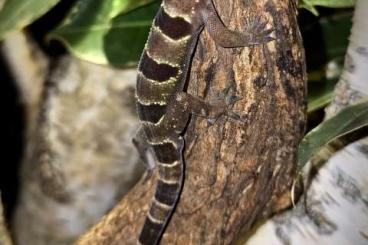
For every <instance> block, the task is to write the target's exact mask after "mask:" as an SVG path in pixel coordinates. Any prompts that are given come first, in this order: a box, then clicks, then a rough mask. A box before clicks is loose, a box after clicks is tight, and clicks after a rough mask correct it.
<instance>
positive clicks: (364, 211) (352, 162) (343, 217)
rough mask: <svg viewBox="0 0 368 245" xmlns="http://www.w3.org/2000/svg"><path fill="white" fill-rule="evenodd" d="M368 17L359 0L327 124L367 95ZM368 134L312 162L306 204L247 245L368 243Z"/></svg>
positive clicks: (366, 5) (351, 137) (327, 149)
mask: <svg viewBox="0 0 368 245" xmlns="http://www.w3.org/2000/svg"><path fill="white" fill-rule="evenodd" d="M367 14H368V2H367V1H366V0H357V1H356V5H355V11H354V18H353V26H352V30H351V35H350V38H349V40H350V42H349V46H348V48H347V53H346V55H345V64H344V68H343V73H342V75H341V77H340V80H339V82H338V83H337V84H336V87H335V90H334V97H333V99H332V101H331V104H330V105H329V106H327V107H326V108H325V112H326V119H328V118H331V117H332V116H334V115H335V114H337V113H338V112H339V111H340V110H342V109H343V108H345V107H347V106H349V105H353V104H355V103H357V102H359V101H360V100H362V99H363V98H366V97H367V96H368V83H367V80H366V78H367V76H368V62H367V61H368V35H367V33H368V26H367V24H366V23H367ZM367 132H368V128H367V127H364V128H362V129H360V130H358V131H356V132H354V134H348V135H345V136H343V137H340V138H338V139H335V140H333V141H332V142H330V143H329V144H327V145H326V146H324V147H323V149H322V150H321V151H320V152H318V154H316V155H315V156H314V157H313V158H312V159H311V161H309V163H308V165H309V168H310V167H313V172H314V175H315V177H314V178H313V181H312V183H311V185H310V188H308V190H307V192H306V197H305V198H306V200H305V202H299V203H298V204H297V205H296V208H294V209H293V210H290V211H288V212H284V213H282V214H281V215H278V216H276V217H274V218H273V219H272V220H269V221H268V222H267V223H266V224H264V225H263V226H262V227H260V228H259V229H258V230H257V233H256V234H254V236H252V238H251V239H250V240H248V241H247V244H248V245H261V244H272V245H283V244H309V245H313V244H316V245H317V244H354V245H357V244H367V241H368V233H367V230H368V199H367V197H368V189H367V188H366V186H367V180H368V179H367V176H368V167H367V163H368V137H367ZM363 137H364V138H363ZM357 139H360V140H358V141H356V140H357ZM354 141H355V142H354ZM352 142H353V143H352ZM348 144H349V145H348ZM344 146H345V147H344ZM317 170H318V172H317ZM305 204H307V207H305ZM306 210H307V211H308V212H306Z"/></svg>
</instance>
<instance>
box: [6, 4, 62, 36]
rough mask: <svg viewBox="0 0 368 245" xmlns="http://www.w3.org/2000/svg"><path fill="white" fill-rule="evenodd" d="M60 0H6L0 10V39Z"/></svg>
mask: <svg viewBox="0 0 368 245" xmlns="http://www.w3.org/2000/svg"><path fill="white" fill-rule="evenodd" d="M59 1H60V0H6V1H5V4H4V6H3V8H2V9H1V11H0V39H2V38H4V36H5V35H6V34H7V33H9V32H11V31H13V30H20V29H22V28H23V27H25V26H26V25H28V24H30V23H31V22H32V21H34V20H35V19H37V18H39V17H40V16H42V15H43V14H44V13H46V12H47V11H48V10H50V9H51V8H52V7H53V6H55V5H56V4H57V3H58V2H59Z"/></svg>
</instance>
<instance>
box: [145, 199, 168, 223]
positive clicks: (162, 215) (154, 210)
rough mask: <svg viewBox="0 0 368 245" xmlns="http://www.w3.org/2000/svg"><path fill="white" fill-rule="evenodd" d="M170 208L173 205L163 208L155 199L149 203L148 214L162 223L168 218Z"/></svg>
mask: <svg viewBox="0 0 368 245" xmlns="http://www.w3.org/2000/svg"><path fill="white" fill-rule="evenodd" d="M161 205H162V204H161ZM172 210H173V207H170V209H167V208H166V209H165V208H163V207H162V206H160V204H159V203H157V201H154V202H152V204H151V208H150V210H149V215H150V216H151V217H152V218H153V219H155V220H158V221H160V223H164V222H165V220H166V219H167V218H168V216H170V213H171V211H172ZM153 221H154V220H153Z"/></svg>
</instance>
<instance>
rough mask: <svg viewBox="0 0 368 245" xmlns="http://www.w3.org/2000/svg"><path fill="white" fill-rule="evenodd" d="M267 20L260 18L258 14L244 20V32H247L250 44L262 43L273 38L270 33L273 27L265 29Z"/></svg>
mask: <svg viewBox="0 0 368 245" xmlns="http://www.w3.org/2000/svg"><path fill="white" fill-rule="evenodd" d="M267 25H268V21H264V20H262V18H261V17H260V16H256V17H253V18H249V19H247V20H246V24H245V26H246V32H247V33H249V36H250V37H249V38H250V41H249V43H250V44H253V45H255V44H262V43H267V42H270V41H273V40H275V38H274V37H272V36H271V34H272V33H273V32H274V30H275V29H274V28H269V29H266V27H267Z"/></svg>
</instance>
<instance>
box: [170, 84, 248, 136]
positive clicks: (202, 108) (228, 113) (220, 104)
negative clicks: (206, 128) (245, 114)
mask: <svg viewBox="0 0 368 245" xmlns="http://www.w3.org/2000/svg"><path fill="white" fill-rule="evenodd" d="M225 90H226V91H225ZM225 90H224V92H223V94H222V95H221V94H220V95H219V96H216V98H215V99H213V100H204V99H202V98H199V97H197V96H194V95H191V94H188V93H185V92H180V93H178V94H177V95H176V98H175V100H176V101H175V102H174V103H173V106H172V107H171V108H169V110H168V111H167V115H168V116H169V117H170V118H180V115H183V112H184V113H185V114H186V113H188V114H193V115H196V116H199V117H204V118H206V120H207V121H208V122H209V123H210V124H214V123H215V122H216V121H217V119H219V118H220V117H221V116H225V117H228V118H231V119H232V120H235V121H239V122H243V119H242V117H241V116H240V115H239V114H237V113H236V112H234V111H232V109H231V107H232V106H233V105H234V103H235V102H236V101H238V100H239V97H237V96H234V95H233V94H232V93H230V91H231V90H230V89H228V90H227V89H225ZM175 105H178V106H175ZM179 107H183V108H180V109H178V108H179ZM184 121H185V120H183V121H182V122H181V123H184ZM176 126H177V128H178V129H181V128H184V126H183V125H176Z"/></svg>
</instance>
